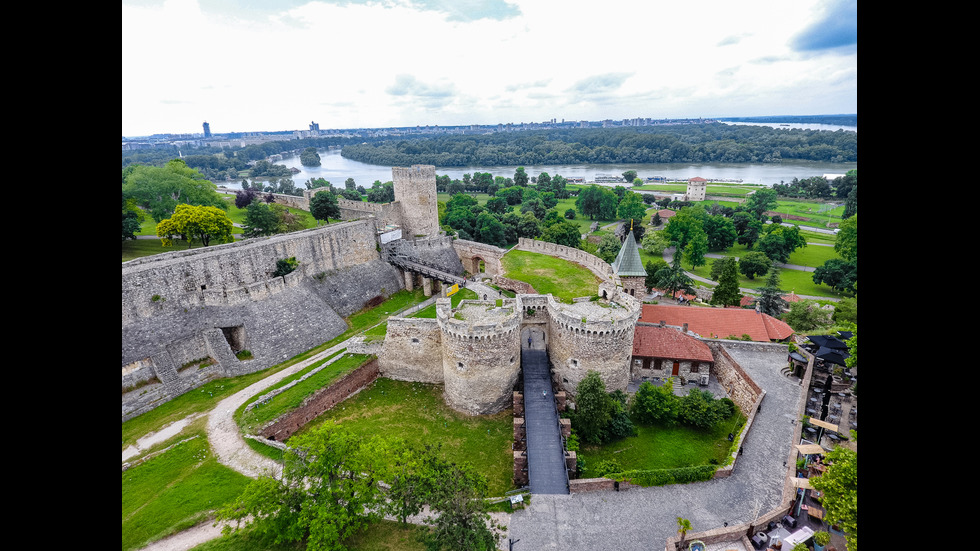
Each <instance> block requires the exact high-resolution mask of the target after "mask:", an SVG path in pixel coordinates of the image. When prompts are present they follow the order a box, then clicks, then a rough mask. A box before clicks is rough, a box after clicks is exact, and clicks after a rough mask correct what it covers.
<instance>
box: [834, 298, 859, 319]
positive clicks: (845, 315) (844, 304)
mask: <svg viewBox="0 0 980 551" xmlns="http://www.w3.org/2000/svg"><path fill="white" fill-rule="evenodd" d="M857 312H858V303H857V297H856V296H855V297H848V298H845V299H843V300H840V301H838V302H837V304H835V305H834V313H833V314H831V319H833V320H834V323H837V324H839V325H842V324H845V323H857V317H858V313H857Z"/></svg>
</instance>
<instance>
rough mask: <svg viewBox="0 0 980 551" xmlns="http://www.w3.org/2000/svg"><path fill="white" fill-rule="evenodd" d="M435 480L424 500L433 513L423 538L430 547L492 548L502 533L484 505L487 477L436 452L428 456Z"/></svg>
mask: <svg viewBox="0 0 980 551" xmlns="http://www.w3.org/2000/svg"><path fill="white" fill-rule="evenodd" d="M428 463H429V468H430V469H431V471H432V473H433V474H432V479H433V481H434V482H435V483H434V484H433V485H432V487H431V490H430V492H429V497H428V499H427V503H428V505H429V508H430V510H431V511H432V512H433V513H434V515H433V516H429V517H426V519H425V522H426V524H428V525H430V526H431V527H432V528H431V530H429V531H428V532H425V533H423V535H422V541H423V542H424V543H425V544H426V547H427V548H428V549H431V550H443V549H445V550H449V551H495V550H496V549H497V543H498V540H499V538H500V536H501V535H502V532H501V530H500V527H499V526H497V525H496V524H494V522H493V521H492V519H491V518H490V515H489V513H487V509H486V501H485V497H486V492H487V483H486V479H485V478H484V477H483V475H481V474H480V473H479V472H477V471H476V469H474V468H473V467H472V466H470V465H469V464H461V463H455V462H450V461H446V460H444V459H442V458H440V457H438V456H436V455H434V454H433V455H431V456H430V457H429V459H428Z"/></svg>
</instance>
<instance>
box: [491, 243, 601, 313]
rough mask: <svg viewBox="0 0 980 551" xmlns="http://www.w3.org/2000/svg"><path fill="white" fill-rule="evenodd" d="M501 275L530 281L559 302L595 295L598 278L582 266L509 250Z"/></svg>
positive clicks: (504, 258)
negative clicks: (559, 300)
mask: <svg viewBox="0 0 980 551" xmlns="http://www.w3.org/2000/svg"><path fill="white" fill-rule="evenodd" d="M501 263H502V264H503V267H504V277H508V278H510V279H516V280H518V281H524V282H526V283H530V284H531V286H532V287H534V289H535V290H536V291H537V292H538V293H540V294H543V295H547V294H549V293H550V294H552V295H554V296H555V297H557V298H560V299H561V300H562V302H567V303H570V302H572V299H573V298H576V297H587V296H595V295H596V293H597V292H598V289H599V283H601V281H600V280H599V278H597V277H596V276H595V274H593V273H592V272H590V271H589V270H588V269H586V268H585V267H583V266H581V265H579V264H577V263H575V262H569V261H568V260H563V259H561V258H555V257H553V256H548V255H545V254H540V253H532V252H527V251H514V250H512V251H510V252H508V253H507V254H505V255H504V256H503V258H502V259H501Z"/></svg>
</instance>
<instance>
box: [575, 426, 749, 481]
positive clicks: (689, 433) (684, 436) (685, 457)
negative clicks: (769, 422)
mask: <svg viewBox="0 0 980 551" xmlns="http://www.w3.org/2000/svg"><path fill="white" fill-rule="evenodd" d="M738 419H742V420H744V419H745V417H744V416H743V415H741V413H738V412H736V413H735V415H734V416H733V417H731V418H730V419H727V420H725V421H723V422H720V423H718V424H717V425H715V427H714V428H713V429H712V430H710V431H701V430H697V429H693V428H690V427H686V426H683V425H678V426H676V427H670V428H668V427H660V426H656V425H652V426H644V425H636V428H637V432H638V435H637V436H634V437H629V438H624V439H622V440H617V441H615V442H610V443H607V444H604V445H602V446H582V448H581V450H580V451H579V452H578V457H579V458H581V459H584V460H585V469H586V471H585V472H584V473H582V474H581V475H580V476H581V477H583V478H589V477H591V475H590V474H589V471H588V468H589V465H596V464H597V463H598V462H600V461H615V462H616V463H618V464H619V466H620V467H622V470H623V471H629V470H653V469H675V468H679V467H692V466H698V465H709V464H712V463H711V460H712V459H713V460H715V461H716V462H717V463H718V464H719V465H723V464H724V463H725V460H726V458H727V457H728V454H729V452H730V449H731V448H730V446H731V442H729V441H728V433H729V432H731V430H732V427H734V426H735V423H736V421H737V420H738Z"/></svg>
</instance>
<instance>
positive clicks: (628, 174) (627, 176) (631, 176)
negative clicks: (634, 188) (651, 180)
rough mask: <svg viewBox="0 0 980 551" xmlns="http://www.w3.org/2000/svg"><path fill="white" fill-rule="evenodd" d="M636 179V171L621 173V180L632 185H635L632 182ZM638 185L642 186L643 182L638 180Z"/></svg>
mask: <svg viewBox="0 0 980 551" xmlns="http://www.w3.org/2000/svg"><path fill="white" fill-rule="evenodd" d="M636 179H637V178H636V171H635V170H627V171H626V172H624V173H623V180H625V181H627V182H630V183H632V184H633V185H636V183H635V182H634V180H636ZM640 184H641V185H642V184H643V180H640Z"/></svg>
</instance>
